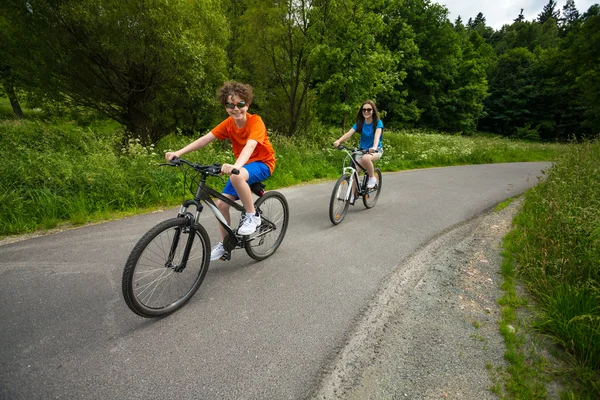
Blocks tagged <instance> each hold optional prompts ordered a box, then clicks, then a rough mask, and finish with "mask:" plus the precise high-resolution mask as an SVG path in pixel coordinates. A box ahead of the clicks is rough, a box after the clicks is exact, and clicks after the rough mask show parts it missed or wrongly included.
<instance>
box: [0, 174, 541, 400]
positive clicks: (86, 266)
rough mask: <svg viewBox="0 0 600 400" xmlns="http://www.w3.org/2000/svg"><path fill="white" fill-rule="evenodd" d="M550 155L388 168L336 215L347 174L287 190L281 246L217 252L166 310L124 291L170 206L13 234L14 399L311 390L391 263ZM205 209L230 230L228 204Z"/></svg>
mask: <svg viewBox="0 0 600 400" xmlns="http://www.w3.org/2000/svg"><path fill="white" fill-rule="evenodd" d="M547 167H549V164H548V163H511V164H494V165H477V166H463V167H450V168H435V169H426V170H414V171H405V172H398V173H387V174H384V181H383V188H382V193H381V197H380V199H379V202H378V203H377V205H376V206H375V208H373V209H371V210H366V209H365V208H364V206H362V203H360V202H357V205H355V206H353V207H351V209H350V210H349V212H348V214H347V216H346V219H345V220H344V221H343V222H342V223H341V224H340V225H338V226H333V225H332V224H331V223H330V222H329V218H328V205H329V196H330V194H331V189H332V187H333V182H324V183H320V184H314V185H304V186H298V187H294V188H287V189H283V190H281V192H282V193H283V194H284V195H285V196H286V198H287V199H288V202H289V206H290V214H291V220H290V225H289V228H288V232H287V235H286V237H285V240H284V242H283V244H282V245H281V247H280V248H279V250H278V251H277V252H276V253H275V254H274V255H273V256H272V257H271V258H269V259H267V260H264V261H262V262H255V261H254V260H252V259H251V258H250V257H248V256H247V255H246V253H245V252H244V251H243V250H237V251H235V252H234V253H233V257H232V260H231V261H229V262H221V261H218V262H213V263H212V265H211V268H210V270H209V272H208V274H207V276H206V279H205V280H204V283H203V285H202V286H201V287H200V290H199V291H198V292H197V293H196V295H195V296H194V297H193V298H192V299H191V300H190V302H189V303H187V304H186V305H185V306H184V308H182V309H181V310H179V311H178V312H176V313H175V314H172V315H170V316H168V317H167V318H163V319H158V320H149V319H144V318H141V317H138V316H136V315H135V314H133V313H132V312H131V311H130V310H129V309H128V308H127V306H126V305H125V303H124V301H123V299H122V297H121V274H122V271H123V265H124V263H125V260H126V259H127V256H128V255H129V252H130V251H131V249H132V248H133V246H134V244H135V243H136V242H137V240H138V239H139V238H140V237H141V235H142V234H143V233H144V232H145V231H147V230H148V229H149V228H150V227H151V226H153V225H155V224H156V223H158V222H160V221H162V220H163V219H166V218H169V217H171V216H173V215H174V214H175V213H176V210H166V211H164V212H157V213H152V214H147V215H141V216H136V217H131V218H126V219H123V220H118V221H112V222H108V223H104V224H99V225H91V226H86V227H81V228H78V229H72V230H68V231H63V232H59V233H56V234H52V235H46V236H40V237H35V238H32V239H29V240H24V241H20V242H16V243H11V244H5V245H1V246H0V340H1V345H0V399H11V400H12V399H28V400H29V399H54V398H56V399H145V400H149V399H211V400H212V399H304V398H307V397H308V396H310V395H311V394H312V393H314V392H315V391H316V390H317V385H318V384H319V382H320V379H321V378H322V376H323V371H324V370H325V369H326V368H327V366H328V365H329V363H330V362H331V361H332V360H333V359H334V358H335V356H336V355H337V354H338V353H339V352H340V350H341V349H343V348H344V346H345V344H346V342H347V338H348V333H349V332H351V331H352V327H353V325H354V324H355V323H356V321H358V320H359V319H360V317H361V313H362V312H363V311H364V309H365V306H366V305H367V304H368V303H369V301H370V300H371V298H372V297H373V296H374V294H375V293H376V292H377V290H378V288H379V285H380V284H381V282H382V281H383V280H385V278H386V277H387V276H389V275H390V274H391V272H392V271H394V270H395V269H396V268H397V267H399V266H400V267H401V265H402V263H403V262H405V261H406V260H408V259H409V258H410V256H411V255H412V254H414V253H415V252H416V251H418V250H419V249H420V248H422V247H423V246H425V245H426V244H427V243H429V242H431V241H432V240H433V239H435V238H436V237H438V236H439V235H441V234H442V233H444V232H447V231H448V230H449V229H452V228H453V227H456V226H458V225H460V224H461V223H464V222H465V221H467V220H469V219H471V218H473V217H475V216H477V215H480V214H481V213H482V212H484V211H486V210H489V209H490V208H491V207H494V206H495V205H496V204H497V203H499V202H501V201H503V200H505V199H507V198H509V197H512V196H515V195H518V194H520V193H522V192H523V191H525V190H526V189H527V188H529V187H531V186H533V185H535V184H537V182H538V177H541V176H542V173H541V171H542V170H543V169H545V168H547ZM202 220H203V222H205V224H204V225H205V226H206V227H207V229H208V230H209V233H210V234H211V240H212V241H213V244H214V241H215V239H216V237H217V236H216V226H215V221H213V217H212V216H208V215H206V216H205V217H203V219H202Z"/></svg>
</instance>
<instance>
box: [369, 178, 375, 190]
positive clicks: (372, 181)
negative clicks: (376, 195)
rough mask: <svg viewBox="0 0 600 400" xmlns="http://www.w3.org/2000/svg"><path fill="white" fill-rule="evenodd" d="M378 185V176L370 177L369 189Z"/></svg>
mask: <svg viewBox="0 0 600 400" xmlns="http://www.w3.org/2000/svg"><path fill="white" fill-rule="evenodd" d="M376 185H377V178H375V177H373V178H369V181H368V182H367V189H373V188H374V187H375V186H376Z"/></svg>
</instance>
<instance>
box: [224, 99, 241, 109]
mask: <svg viewBox="0 0 600 400" xmlns="http://www.w3.org/2000/svg"><path fill="white" fill-rule="evenodd" d="M236 107H237V108H238V109H240V110H241V109H242V108H244V107H246V102H245V101H238V102H237V103H226V104H225V108H229V109H230V110H233V109H234V108H236Z"/></svg>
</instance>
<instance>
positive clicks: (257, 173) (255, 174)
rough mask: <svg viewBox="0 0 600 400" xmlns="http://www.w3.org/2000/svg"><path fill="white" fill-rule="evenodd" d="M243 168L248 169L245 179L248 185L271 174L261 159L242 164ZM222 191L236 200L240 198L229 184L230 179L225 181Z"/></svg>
mask: <svg viewBox="0 0 600 400" xmlns="http://www.w3.org/2000/svg"><path fill="white" fill-rule="evenodd" d="M243 168H244V169H245V170H246V171H248V175H249V176H250V177H249V178H248V181H247V183H248V185H252V184H253V183H255V182H261V181H264V180H265V179H267V178H268V177H269V176H271V170H270V169H269V167H267V164H265V163H264V162H262V161H253V162H251V163H248V164H246V165H244V166H243ZM222 193H223V194H228V195H231V196H233V197H235V198H236V200H237V199H239V198H240V197H239V196H238V194H237V192H236V191H235V188H234V187H233V185H232V184H231V179H229V180H228V181H227V184H226V185H225V187H224V188H223V192H222Z"/></svg>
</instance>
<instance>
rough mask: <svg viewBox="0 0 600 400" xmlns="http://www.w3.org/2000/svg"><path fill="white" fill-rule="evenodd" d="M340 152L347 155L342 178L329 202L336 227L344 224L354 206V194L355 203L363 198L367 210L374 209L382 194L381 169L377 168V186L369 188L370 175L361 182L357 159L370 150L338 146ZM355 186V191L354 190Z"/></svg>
mask: <svg viewBox="0 0 600 400" xmlns="http://www.w3.org/2000/svg"><path fill="white" fill-rule="evenodd" d="M337 149H338V150H342V151H344V152H345V153H346V158H345V159H344V164H343V169H342V176H340V178H339V179H338V180H337V182H336V183H335V186H334V187H333V192H332V193H331V200H330V201H329V219H330V220H331V222H332V223H333V224H334V225H337V224H339V223H340V222H342V220H343V219H344V217H345V216H346V213H347V212H348V206H349V205H350V204H354V203H353V202H352V196H353V192H354V196H355V201H356V199H357V198H358V197H362V200H363V204H364V205H365V207H366V208H373V207H374V206H375V203H377V199H378V198H379V193H380V192H381V184H382V180H381V171H380V170H379V168H375V175H376V178H377V184H376V185H375V187H373V188H371V189H369V188H367V183H368V180H369V175H368V174H366V173H365V174H364V175H363V178H362V184H360V185H359V184H358V183H359V182H360V177H359V174H358V173H359V171H360V170H363V168H362V167H361V166H360V164H359V163H358V161H356V157H357V156H358V155H360V154H367V153H368V152H369V151H368V150H362V149H354V148H350V147H346V146H342V145H340V146H338V147H337ZM353 186H355V189H353Z"/></svg>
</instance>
